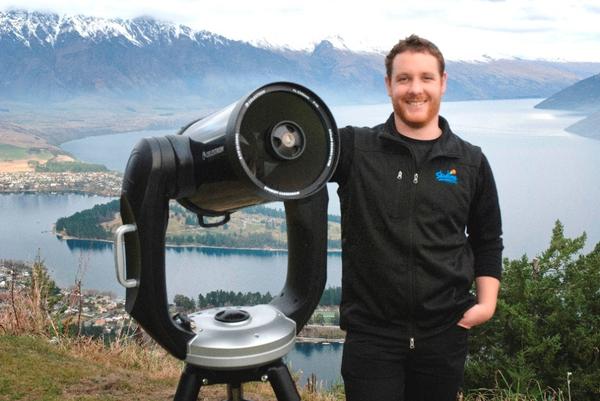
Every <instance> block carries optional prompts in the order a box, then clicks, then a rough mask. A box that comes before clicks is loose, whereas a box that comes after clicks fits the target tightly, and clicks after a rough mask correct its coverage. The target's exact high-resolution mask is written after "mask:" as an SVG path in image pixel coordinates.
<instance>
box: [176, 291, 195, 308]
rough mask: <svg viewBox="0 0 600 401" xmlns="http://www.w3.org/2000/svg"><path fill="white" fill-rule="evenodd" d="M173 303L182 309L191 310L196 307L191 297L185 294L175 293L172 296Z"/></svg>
mask: <svg viewBox="0 0 600 401" xmlns="http://www.w3.org/2000/svg"><path fill="white" fill-rule="evenodd" d="M173 303H174V304H175V306H176V307H178V308H180V309H181V310H183V311H191V310H194V309H195V308H196V303H195V302H194V300H193V299H191V298H188V297H186V296H185V295H181V294H177V295H175V297H173Z"/></svg>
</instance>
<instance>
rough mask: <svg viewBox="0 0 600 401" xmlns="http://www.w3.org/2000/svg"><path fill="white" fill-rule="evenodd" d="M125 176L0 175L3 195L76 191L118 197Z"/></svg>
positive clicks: (0, 190)
mask: <svg viewBox="0 0 600 401" xmlns="http://www.w3.org/2000/svg"><path fill="white" fill-rule="evenodd" d="M122 182H123V177H122V175H121V174H119V173H117V172H112V171H110V172H81V173H72V172H65V173H40V172H10V173H9V172H0V193H17V192H19V193H23V192H25V193H27V192H31V193H41V192H51V193H57V192H73V193H85V194H94V195H100V196H118V195H119V193H120V192H121V183H122Z"/></svg>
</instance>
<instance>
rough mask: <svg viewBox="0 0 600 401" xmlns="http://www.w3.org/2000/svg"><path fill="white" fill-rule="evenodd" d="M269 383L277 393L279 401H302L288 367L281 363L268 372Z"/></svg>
mask: <svg viewBox="0 0 600 401" xmlns="http://www.w3.org/2000/svg"><path fill="white" fill-rule="evenodd" d="M267 374H268V376H269V382H271V386H272V387H273V391H274V392H275V397H277V401H300V394H298V390H297V389H296V385H295V384H294V380H292V375H290V371H289V370H288V368H287V366H285V365H284V364H283V363H280V364H278V365H276V366H273V367H272V368H269V370H267Z"/></svg>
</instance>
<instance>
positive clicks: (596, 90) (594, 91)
mask: <svg viewBox="0 0 600 401" xmlns="http://www.w3.org/2000/svg"><path fill="white" fill-rule="evenodd" d="M535 107H536V108H538V109H555V110H573V111H580V112H584V113H591V112H595V111H600V74H597V75H594V76H591V77H589V78H586V79H583V80H581V81H579V82H577V83H575V84H573V85H571V86H569V87H567V88H565V89H563V90H561V91H559V92H558V93H555V94H553V95H552V96H550V97H549V98H547V99H546V100H544V101H542V102H540V103H538V104H537V105H536V106H535Z"/></svg>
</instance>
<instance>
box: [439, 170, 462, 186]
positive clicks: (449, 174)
mask: <svg viewBox="0 0 600 401" xmlns="http://www.w3.org/2000/svg"><path fill="white" fill-rule="evenodd" d="M435 179H436V180H438V181H439V182H445V183H446V184H452V185H456V184H457V183H458V177H457V176H456V170H455V169H452V170H446V171H443V170H438V171H436V172H435Z"/></svg>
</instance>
